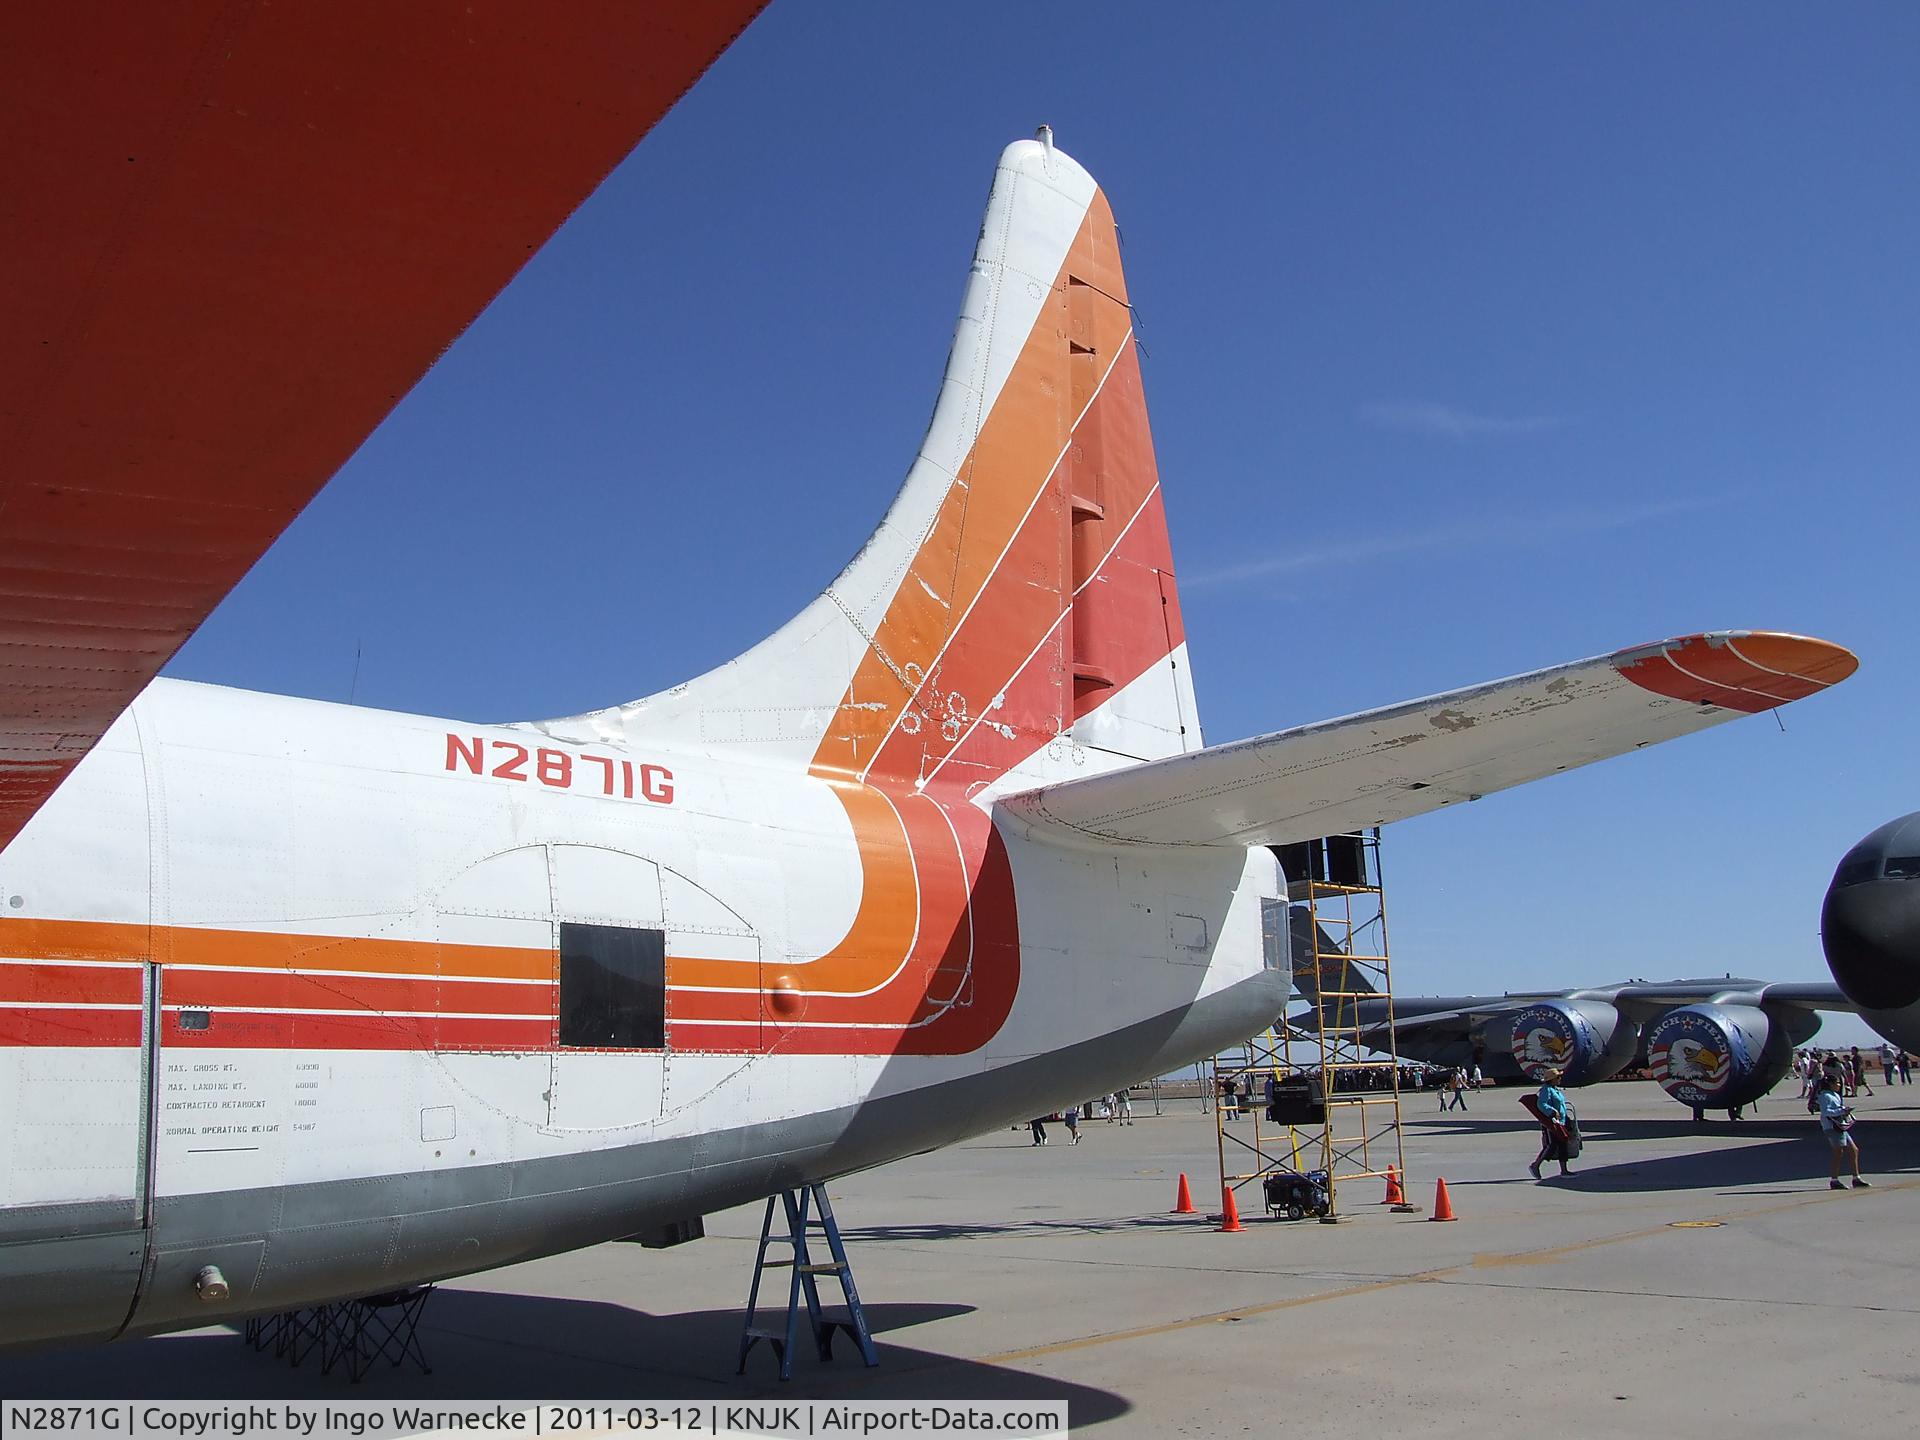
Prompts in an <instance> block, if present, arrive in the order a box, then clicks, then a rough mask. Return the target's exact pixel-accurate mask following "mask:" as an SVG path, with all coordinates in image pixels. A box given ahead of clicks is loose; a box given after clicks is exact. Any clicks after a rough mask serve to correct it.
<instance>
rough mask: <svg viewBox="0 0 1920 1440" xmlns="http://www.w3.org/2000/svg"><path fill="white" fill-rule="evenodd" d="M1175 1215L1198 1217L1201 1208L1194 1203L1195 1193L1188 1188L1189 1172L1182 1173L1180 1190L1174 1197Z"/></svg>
mask: <svg viewBox="0 0 1920 1440" xmlns="http://www.w3.org/2000/svg"><path fill="white" fill-rule="evenodd" d="M1173 1213H1174V1214H1176V1215H1198V1214H1199V1213H1200V1211H1199V1208H1198V1207H1197V1206H1195V1204H1194V1203H1193V1191H1191V1190H1189V1189H1188V1188H1187V1172H1186V1171H1184V1170H1182V1171H1181V1172H1180V1189H1179V1190H1178V1191H1177V1192H1176V1193H1175V1194H1174V1197H1173Z"/></svg>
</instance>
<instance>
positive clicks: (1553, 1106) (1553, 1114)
mask: <svg viewBox="0 0 1920 1440" xmlns="http://www.w3.org/2000/svg"><path fill="white" fill-rule="evenodd" d="M1564 1078H1566V1077H1565V1072H1564V1071H1561V1070H1558V1069H1555V1068H1553V1067H1551V1066H1549V1067H1548V1068H1547V1069H1545V1070H1543V1071H1541V1072H1540V1089H1539V1091H1538V1093H1536V1094H1533V1095H1529V1096H1527V1097H1525V1099H1523V1100H1522V1101H1521V1102H1520V1103H1521V1104H1523V1105H1525V1104H1526V1103H1527V1101H1528V1100H1531V1101H1532V1102H1533V1103H1532V1104H1531V1105H1528V1106H1527V1108H1528V1109H1530V1110H1532V1111H1533V1115H1534V1118H1535V1119H1536V1120H1538V1121H1539V1122H1540V1130H1541V1141H1540V1153H1539V1154H1538V1155H1536V1156H1534V1157H1533V1163H1532V1164H1531V1165H1529V1166H1527V1172H1528V1173H1529V1174H1530V1175H1532V1176H1533V1178H1534V1179H1536V1180H1538V1179H1539V1178H1540V1166H1541V1163H1542V1162H1544V1161H1547V1160H1558V1161H1559V1162H1560V1173H1561V1174H1562V1175H1565V1174H1567V1173H1569V1172H1568V1170H1567V1162H1568V1161H1569V1160H1571V1159H1572V1158H1573V1144H1572V1142H1573V1126H1574V1119H1573V1107H1572V1106H1571V1105H1569V1104H1568V1103H1567V1092H1566V1091H1564V1090H1562V1089H1561V1088H1560V1082H1561V1080H1563V1079H1564Z"/></svg>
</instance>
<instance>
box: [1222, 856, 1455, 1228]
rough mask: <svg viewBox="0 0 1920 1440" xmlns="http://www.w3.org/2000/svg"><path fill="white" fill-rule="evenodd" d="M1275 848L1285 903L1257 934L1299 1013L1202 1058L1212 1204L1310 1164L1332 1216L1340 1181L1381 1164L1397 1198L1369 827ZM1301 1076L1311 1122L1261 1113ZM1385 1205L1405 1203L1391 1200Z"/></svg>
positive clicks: (1375, 1171)
mask: <svg viewBox="0 0 1920 1440" xmlns="http://www.w3.org/2000/svg"><path fill="white" fill-rule="evenodd" d="M1279 853H1280V856H1281V864H1282V866H1283V868H1284V869H1285V870H1286V874H1287V898H1286V900H1284V901H1269V902H1267V904H1266V906H1265V908H1264V909H1263V912H1262V915H1261V925H1262V930H1263V932H1265V934H1264V937H1263V938H1265V939H1266V941H1267V943H1268V944H1269V946H1272V945H1273V944H1274V943H1275V940H1276V934H1275V932H1276V931H1277V932H1278V937H1277V938H1278V939H1279V941H1280V942H1282V943H1287V944H1288V945H1289V948H1290V949H1291V952H1292V964H1293V974H1294V982H1295V990H1296V992H1297V993H1298V994H1299V996H1300V997H1301V998H1302V999H1305V1000H1306V1001H1307V1002H1308V1006H1309V1008H1308V1009H1306V1010H1304V1011H1299V1012H1296V1013H1295V1015H1294V1016H1293V1017H1291V1019H1290V1018H1289V1017H1287V1016H1284V1015H1283V1016H1281V1017H1279V1019H1278V1021H1277V1023H1276V1024H1275V1025H1274V1026H1273V1027H1272V1028H1269V1029H1267V1030H1264V1031H1262V1032H1260V1033H1259V1034H1258V1035H1255V1036H1253V1037H1251V1038H1250V1039H1248V1040H1247V1041H1246V1042H1245V1043H1244V1044H1241V1045H1238V1046H1235V1047H1233V1048H1232V1049H1230V1050H1225V1051H1222V1052H1221V1053H1220V1054H1219V1055H1217V1056H1215V1057H1214V1064H1213V1093H1214V1099H1215V1106H1214V1116H1215V1120H1214V1128H1215V1131H1216V1144H1217V1150H1218V1154H1219V1159H1220V1185H1221V1191H1222V1196H1223V1199H1222V1203H1223V1204H1224V1203H1225V1202H1224V1195H1225V1192H1226V1191H1227V1190H1229V1189H1231V1190H1234V1191H1235V1192H1236V1195H1235V1199H1236V1203H1237V1201H1238V1198H1239V1196H1238V1192H1239V1191H1240V1190H1241V1189H1242V1188H1243V1187H1245V1186H1247V1185H1249V1184H1250V1183H1251V1182H1254V1181H1259V1182H1260V1191H1259V1199H1260V1203H1261V1204H1262V1205H1263V1206H1264V1205H1265V1203H1266V1198H1267V1197H1266V1190H1267V1187H1266V1180H1267V1178H1268V1177H1269V1176H1272V1175H1275V1174H1277V1173H1279V1172H1281V1171H1283V1170H1291V1171H1294V1172H1301V1171H1304V1170H1307V1169H1310V1168H1311V1169H1318V1170H1321V1171H1324V1172H1325V1176H1326V1181H1325V1190H1326V1213H1325V1214H1323V1215H1322V1216H1321V1217H1320V1218H1321V1219H1322V1220H1323V1221H1325V1222H1332V1221H1336V1220H1338V1219H1339V1218H1340V1207H1339V1193H1340V1187H1341V1185H1342V1184H1343V1183H1344V1182H1349V1181H1354V1180H1363V1179H1383V1180H1384V1179H1385V1178H1386V1176H1387V1171H1388V1168H1389V1167H1391V1168H1392V1169H1393V1170H1394V1171H1395V1172H1396V1174H1397V1175H1398V1177H1399V1180H1400V1183H1401V1186H1402V1193H1403V1195H1404V1194H1405V1193H1408V1192H1407V1191H1406V1189H1405V1187H1406V1184H1407V1178H1406V1177H1407V1166H1406V1151H1405V1146H1404V1143H1403V1140H1402V1133H1401V1128H1400V1058H1399V1054H1398V1052H1397V1050H1396V1048H1395V1046H1394V1038H1393V974H1392V966H1391V964H1390V962H1389V958H1388V951H1387V911H1386V894H1385V890H1384V889H1383V887H1382V885H1381V882H1380V832H1379V831H1378V830H1377V829H1376V830H1372V831H1368V832H1365V833H1362V834H1357V835H1340V836H1333V837H1330V838H1329V839H1326V840H1319V841H1313V842H1310V843H1309V844H1306V845H1294V846H1287V847H1283V848H1282V849H1281V851H1280V852H1279ZM1363 1004H1364V1006H1365V1008H1364V1009H1363V1008H1362V1007H1363ZM1303 1078H1304V1079H1305V1080H1306V1081H1307V1083H1308V1086H1309V1091H1310V1093H1311V1092H1312V1091H1316V1090H1317V1097H1316V1098H1319V1099H1321V1100H1323V1102H1324V1108H1323V1111H1322V1120H1321V1123H1319V1124H1301V1123H1282V1122H1280V1121H1278V1120H1275V1119H1273V1118H1271V1117H1270V1116H1269V1114H1268V1106H1267V1099H1268V1096H1270V1095H1271V1094H1272V1093H1273V1088H1274V1087H1279V1086H1280V1085H1281V1084H1282V1082H1284V1081H1287V1080H1293V1081H1296V1082H1298V1081H1299V1080H1301V1079H1303ZM1269 1081H1271V1082H1273V1087H1270V1086H1269V1084H1268V1082H1269ZM1376 1086H1377V1088H1373V1087H1376ZM1235 1097H1237V1103H1236V1099H1235ZM1242 1121H1249V1122H1250V1123H1248V1124H1245V1125H1242V1123H1241V1122H1242ZM1229 1157H1232V1159H1233V1162H1234V1164H1233V1166H1232V1167H1230V1166H1229V1164H1228V1160H1229ZM1303 1160H1306V1161H1307V1162H1308V1163H1307V1164H1306V1165H1303V1164H1302V1163H1301V1162H1302V1161H1303ZM1242 1166H1244V1167H1245V1168H1241V1167H1242ZM1395 1208H1396V1209H1398V1210H1400V1211H1402V1212H1403V1213H1404V1212H1408V1211H1412V1210H1414V1209H1416V1208H1417V1207H1415V1206H1412V1205H1409V1204H1407V1203H1406V1202H1405V1200H1404V1199H1403V1200H1402V1203H1401V1204H1400V1205H1399V1206H1396V1207H1395ZM1289 1213H1293V1212H1292V1211H1289Z"/></svg>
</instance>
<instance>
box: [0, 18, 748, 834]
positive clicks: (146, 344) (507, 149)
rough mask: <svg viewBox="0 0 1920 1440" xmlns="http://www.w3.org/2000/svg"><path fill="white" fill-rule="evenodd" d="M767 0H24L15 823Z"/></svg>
mask: <svg viewBox="0 0 1920 1440" xmlns="http://www.w3.org/2000/svg"><path fill="white" fill-rule="evenodd" d="M764 3H765V0H700V3H694V0H652V3H640V0H581V3H570V4H566V5H550V6H496V7H473V6H469V5H466V4H463V3H458V0H409V3H407V4H401V5H395V4H381V3H375V0H331V3H328V4H324V5H271V4H265V3H246V0H170V3H167V4H162V5H114V6H108V5H101V4H91V3H73V4H60V5H42V6H29V7H26V8H24V9H21V10H20V11H19V13H18V14H17V15H16V16H15V17H14V18H13V22H12V24H11V26H10V34H9V43H8V44H7V45H6V46H5V47H3V48H0V113H4V115H5V127H4V128H5V131H6V133H7V134H8V135H9V136H10V137H11V141H12V143H11V144H10V145H9V147H8V149H9V171H8V176H7V192H8V207H9V209H10V211H11V213H12V214H13V216H14V217H16V218H15V220H14V222H13V223H11V224H8V225H5V226H0V274H4V275H5V276H6V277H7V283H6V285H5V286H4V287H0V427H3V428H4V442H0V443H4V446H5V448H4V451H3V452H0V459H3V463H0V846H4V845H5V844H6V843H7V842H8V841H10V840H11V839H12V838H13V837H14V835H16V834H17V833H18V832H19V830H20V828H21V827H22V826H23V825H24V824H25V823H26V822H27V820H28V819H29V818H30V817H31V816H32V815H33V813H34V811H35V810H37V809H38V808H39V806H40V804H41V803H42V802H43V801H44V800H45V799H46V797H47V795H48V794H50V793H51V791H52V790H53V788H54V786H55V785H57V784H58V783H59V782H60V780H61V779H62V778H63V777H64V776H65V775H66V774H67V772H68V771H69V770H71V769H72V768H73V766H74V765H75V764H76V763H78V761H79V759H80V757H81V756H83V755H84V754H85V753H86V752H87V750H88V749H89V748H91V746H92V745H93V743H94V742H95V741H96V740H97V739H98V738H99V737H100V735H101V733H102V732H103V731H104V730H105V729H106V727H107V726H108V725H110V724H112V723H113V721H114V719H115V718H116V717H117V716H118V715H119V713H120V712H121V710H122V709H124V708H125V706H126V704H127V703H128V701H130V700H131V699H132V698H133V696H134V695H135V694H137V693H138V692H139V690H140V689H141V687H142V686H144V685H145V684H146V683H147V682H148V681H149V680H150V679H152V678H153V676H154V675H155V674H156V673H157V672H158V670H159V669H160V667H161V665H162V664H164V663H165V661H166V660H167V658H168V657H169V656H171V655H172V654H173V652H174V651H175V650H176V649H178V648H179V647H180V645H181V644H182V643H183V642H184V641H185V640H186V638H187V637H188V636H189V635H190V634H192V632H193V630H194V628H195V627H196V626H198V625H199V623H200V622H201V621H202V620H203V619H205V618H206V616H207V614H208V613H209V612H210V611H211V610H212V609H213V607H214V605H216V604H217V603H218V602H219V601H220V599H221V598H222V597H223V596H224V595H226V593H227V592H228V591H229V590H230V589H231V588H232V587H233V585H234V584H235V583H236V582H238V580H239V579H240V577H241V576H242V575H243V574H245V573H246V571H247V569H248V567H249V566H251V565H252V564H253V562H254V561H255V560H257V559H258V558H259V557H260V555H261V554H262V553H263V552H264V551H265V550H266V548H267V547H268V545H270V544H271V543H272V542H273V540H274V538H275V537H276V536H278V535H279V534H280V532H281V531H282V530H283V529H284V528H285V527H286V526H287V524H288V523H289V522H290V521H291V520H292V519H293V518H294V516H295V515H297V514H298V513H299V511H300V509H301V507H302V506H304V505H305V504H306V503H307V501H308V500H310V499H312V497H313V496H314V494H315V493H316V492H318V490H319V489H320V487H321V486H322V485H323V484H325V483H326V481H327V479H328V477H329V476H331V475H332V474H333V473H334V471H335V470H337V469H338V468H339V467H340V466H341V464H343V463H344V462H345V461H346V459H347V458H348V457H349V456H350V455H352V454H353V452H354V450H355V449H357V448H358V447H359V445H360V444H361V442H362V441H363V440H365V439H366V437H367V436H368V434H370V433H371V432H372V430H373V429H374V427H375V426H377V425H378V424H379V423H380V421H381V420H382V419H383V418H384V417H385V416H386V414H387V412H388V411H390V410H391V409H392V408H393V406H394V405H395V404H396V403H397V402H398V401H399V399H400V398H401V396H403V395H405V394H406V393H407V391H408V390H409V389H411V388H412V386H413V385H414V383H415V382H416V381H418V380H419V378H420V377H421V376H422V375H423V374H425V373H426V371H427V369H428V368H429V367H430V366H431V365H432V364H433V362H434V360H435V359H436V358H437V357H438V356H439V355H440V354H441V352H442V351H444V350H445V349H446V347H447V346H448V345H450V344H451V343H452V342H453V341H454V339H455V338H457V337H458V336H459V335H460V333H461V332H462V331H463V330H465V329H466V327H467V325H468V324H469V323H470V322H471V321H472V320H473V318H474V317H475V316H476V315H478V314H479V312H480V311H481V310H482V309H483V308H484V307H485V306H486V305H487V304H488V302H489V301H491V300H492V299H493V297H494V296H495V295H497V294H498V293H499V292H500V290H501V289H502V288H503V287H504V286H505V285H506V284H507V282H508V281H509V280H511V279H512V277H513V276H514V274H515V273H516V272H517V271H518V270H519V268H520V267H521V266H522V265H523V264H524V263H526V261H527V259H528V257H529V256H531V255H532V254H533V252H534V251H535V250H537V249H538V248H539V247H540V245H541V244H543V243H544V242H545V241H546V239H547V237H548V236H550V235H551V234H552V233H553V231H554V230H555V229H557V228H558V227H559V225H560V224H561V222H562V221H564V220H565V219H566V217H567V216H568V215H569V214H570V213H572V211H573V210H574V208H575V207H576V206H577V205H579V204H580V202H581V201H582V200H584V199H585V198H586V197H587V195H588V194H590V193H591V192H592V190H593V188H594V187H595V186H596V185H598V184H599V183H600V181H601V180H602V179H603V178H604V177H605V176H606V175H607V173H608V172H609V171H610V170H611V169H612V168H613V167H614V165H616V164H617V163H618V162H619V161H620V160H621V158H622V157H623V156H625V155H626V153H627V152H628V151H629V150H630V149H632V148H633V146H634V145H635V144H636V143H637V142H638V141H639V140H640V138H641V137H642V136H644V135H645V134H646V133H647V131H648V130H650V129H651V128H652V127H653V125H654V123H655V122H656V121H657V120H659V118H660V117H661V116H662V115H663V114H665V113H666V111H667V110H668V108H669V107H671V106H672V104H673V103H674V101H675V100H676V99H678V98H679V96H680V95H681V94H682V93H684V92H685V90H686V89H687V88H688V87H689V86H690V85H691V84H692V83H693V82H694V81H695V80H696V79H697V78H698V77H699V75H700V74H701V72H702V71H704V70H705V69H706V68H707V66H708V65H709V64H710V63H711V62H712V61H713V59H714V58H715V57H716V56H717V55H718V54H719V53H720V52H721V51H722V50H723V49H725V48H726V46H727V44H728V43H729V42H730V41H731V40H732V39H733V37H734V36H735V35H737V34H738V33H739V32H740V30H741V29H742V28H744V27H745V25H746V24H747V23H748V22H749V21H750V20H752V18H753V17H754V16H755V15H756V14H757V13H758V12H759V10H760V9H761V8H762V6H763V4H764Z"/></svg>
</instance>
